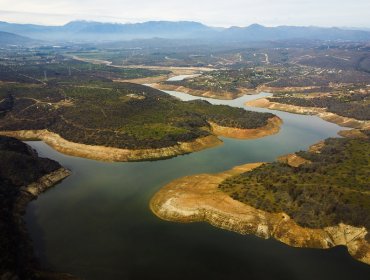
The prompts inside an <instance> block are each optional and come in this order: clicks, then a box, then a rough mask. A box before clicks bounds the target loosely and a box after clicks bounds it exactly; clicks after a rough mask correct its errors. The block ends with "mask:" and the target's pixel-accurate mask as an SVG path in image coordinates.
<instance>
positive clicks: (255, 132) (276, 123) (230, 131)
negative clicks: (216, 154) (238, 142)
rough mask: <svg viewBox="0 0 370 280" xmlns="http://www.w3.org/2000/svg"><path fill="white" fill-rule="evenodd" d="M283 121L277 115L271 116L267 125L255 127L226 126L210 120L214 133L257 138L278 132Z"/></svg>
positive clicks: (224, 135) (229, 136)
mask: <svg viewBox="0 0 370 280" xmlns="http://www.w3.org/2000/svg"><path fill="white" fill-rule="evenodd" d="M282 123H283V121H282V120H281V119H280V118H279V117H277V116H275V117H272V118H270V119H269V120H268V123H267V125H265V126H263V127H260V128H254V129H241V128H232V127H225V126H220V125H218V124H216V123H212V122H210V124H211V127H212V132H213V133H214V134H216V135H218V136H223V137H228V138H235V139H257V138H262V137H265V136H269V135H274V134H277V133H278V132H279V131H280V126H281V125H282Z"/></svg>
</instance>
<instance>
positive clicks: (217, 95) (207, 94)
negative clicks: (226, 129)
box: [150, 82, 257, 100]
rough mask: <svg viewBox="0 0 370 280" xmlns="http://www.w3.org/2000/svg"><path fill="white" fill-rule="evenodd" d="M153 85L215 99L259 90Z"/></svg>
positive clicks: (226, 98) (156, 87) (161, 88)
mask: <svg viewBox="0 0 370 280" xmlns="http://www.w3.org/2000/svg"><path fill="white" fill-rule="evenodd" d="M150 86H151V87H153V88H155V89H159V90H170V91H179V92H183V93H187V94H190V95H193V96H201V97H207V98H213V99H220V100H233V99H236V98H239V97H242V96H243V95H246V94H256V93H257V91H255V90H252V89H243V88H241V89H239V90H238V92H220V93H216V92H214V91H207V90H196V89H191V88H188V87H184V86H176V85H169V84H163V83H158V82H154V83H153V84H151V85H150Z"/></svg>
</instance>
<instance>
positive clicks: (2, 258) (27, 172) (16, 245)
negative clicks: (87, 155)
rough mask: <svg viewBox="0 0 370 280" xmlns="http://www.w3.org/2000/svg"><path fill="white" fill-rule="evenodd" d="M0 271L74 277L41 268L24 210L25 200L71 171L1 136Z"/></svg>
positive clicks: (22, 276)
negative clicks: (25, 220) (28, 230)
mask: <svg viewBox="0 0 370 280" xmlns="http://www.w3.org/2000/svg"><path fill="white" fill-rule="evenodd" d="M0 157H1V161H0V197H1V199H0V217H1V218H0V228H1V231H0V248H1V254H0V264H1V266H0V275H1V276H2V279H76V278H74V277H73V276H71V275H68V274H60V273H53V272H47V271H43V270H41V268H40V266H39V264H38V261H37V259H36V257H35V256H34V254H33V246H32V242H31V240H30V238H29V236H28V233H27V229H26V224H25V222H24V220H23V214H24V212H25V210H26V206H27V204H28V203H29V202H30V201H32V200H33V199H36V198H37V196H38V195H39V194H40V193H42V192H44V191H46V190H47V189H49V188H50V187H52V186H54V185H55V184H57V183H58V182H60V181H61V180H63V179H64V178H66V177H67V176H69V175H70V174H71V172H70V171H69V170H67V169H65V168H63V167H62V166H61V165H60V164H59V163H57V162H55V161H53V160H50V159H47V158H40V157H39V156H38V155H37V152H36V151H35V150H33V149H32V148H31V147H30V146H29V145H27V144H25V143H23V142H21V141H19V140H17V139H14V138H10V137H5V136H0Z"/></svg>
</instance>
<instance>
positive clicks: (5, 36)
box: [0, 31, 37, 46]
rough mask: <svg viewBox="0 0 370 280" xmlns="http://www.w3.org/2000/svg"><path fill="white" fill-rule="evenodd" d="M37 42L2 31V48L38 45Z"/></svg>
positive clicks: (0, 34)
mask: <svg viewBox="0 0 370 280" xmlns="http://www.w3.org/2000/svg"><path fill="white" fill-rule="evenodd" d="M36 42H37V41H36V40H33V39H30V38H27V37H24V36H19V35H16V34H13V33H9V32H3V31H0V46H9V45H29V44H36Z"/></svg>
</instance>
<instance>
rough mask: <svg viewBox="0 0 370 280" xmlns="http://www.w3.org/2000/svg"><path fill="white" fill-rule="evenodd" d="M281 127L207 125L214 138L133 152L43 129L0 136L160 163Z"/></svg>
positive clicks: (275, 122)
mask: <svg viewBox="0 0 370 280" xmlns="http://www.w3.org/2000/svg"><path fill="white" fill-rule="evenodd" d="M281 124H282V121H281V119H280V118H278V117H276V116H275V117H273V118H271V119H269V121H268V124H267V125H265V126H264V127H261V128H257V129H237V128H229V127H221V126H217V125H215V124H211V128H212V129H213V130H214V131H213V133H214V135H209V136H205V137H201V138H197V139H195V140H194V141H192V142H178V144H177V145H174V146H170V147H164V148H158V149H137V150H133V149H121V148H114V147H105V146H94V145H87V144H81V143H75V142H71V141H68V140H66V139H64V138H62V137H61V136H60V135H58V134H56V133H53V132H50V131H48V130H46V129H44V130H19V131H0V135H4V136H10V137H15V138H18V139H19V140H22V141H28V140H29V141H32V140H41V141H43V142H44V143H46V144H47V145H49V146H50V147H52V148H53V149H54V150H57V151H58V152H60V153H63V154H66V155H70V156H77V157H82V158H87V159H92V160H100V161H107V162H127V161H146V160H148V161H149V160H160V159H166V158H172V157H176V156H179V155H185V154H189V153H192V152H198V151H201V150H204V149H208V148H213V147H217V146H219V145H221V144H222V143H223V142H222V140H220V139H219V138H218V136H224V137H230V138H236V139H255V138H260V137H265V136H268V135H273V134H276V133H278V132H279V130H280V126H281ZM241 136H243V137H241Z"/></svg>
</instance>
